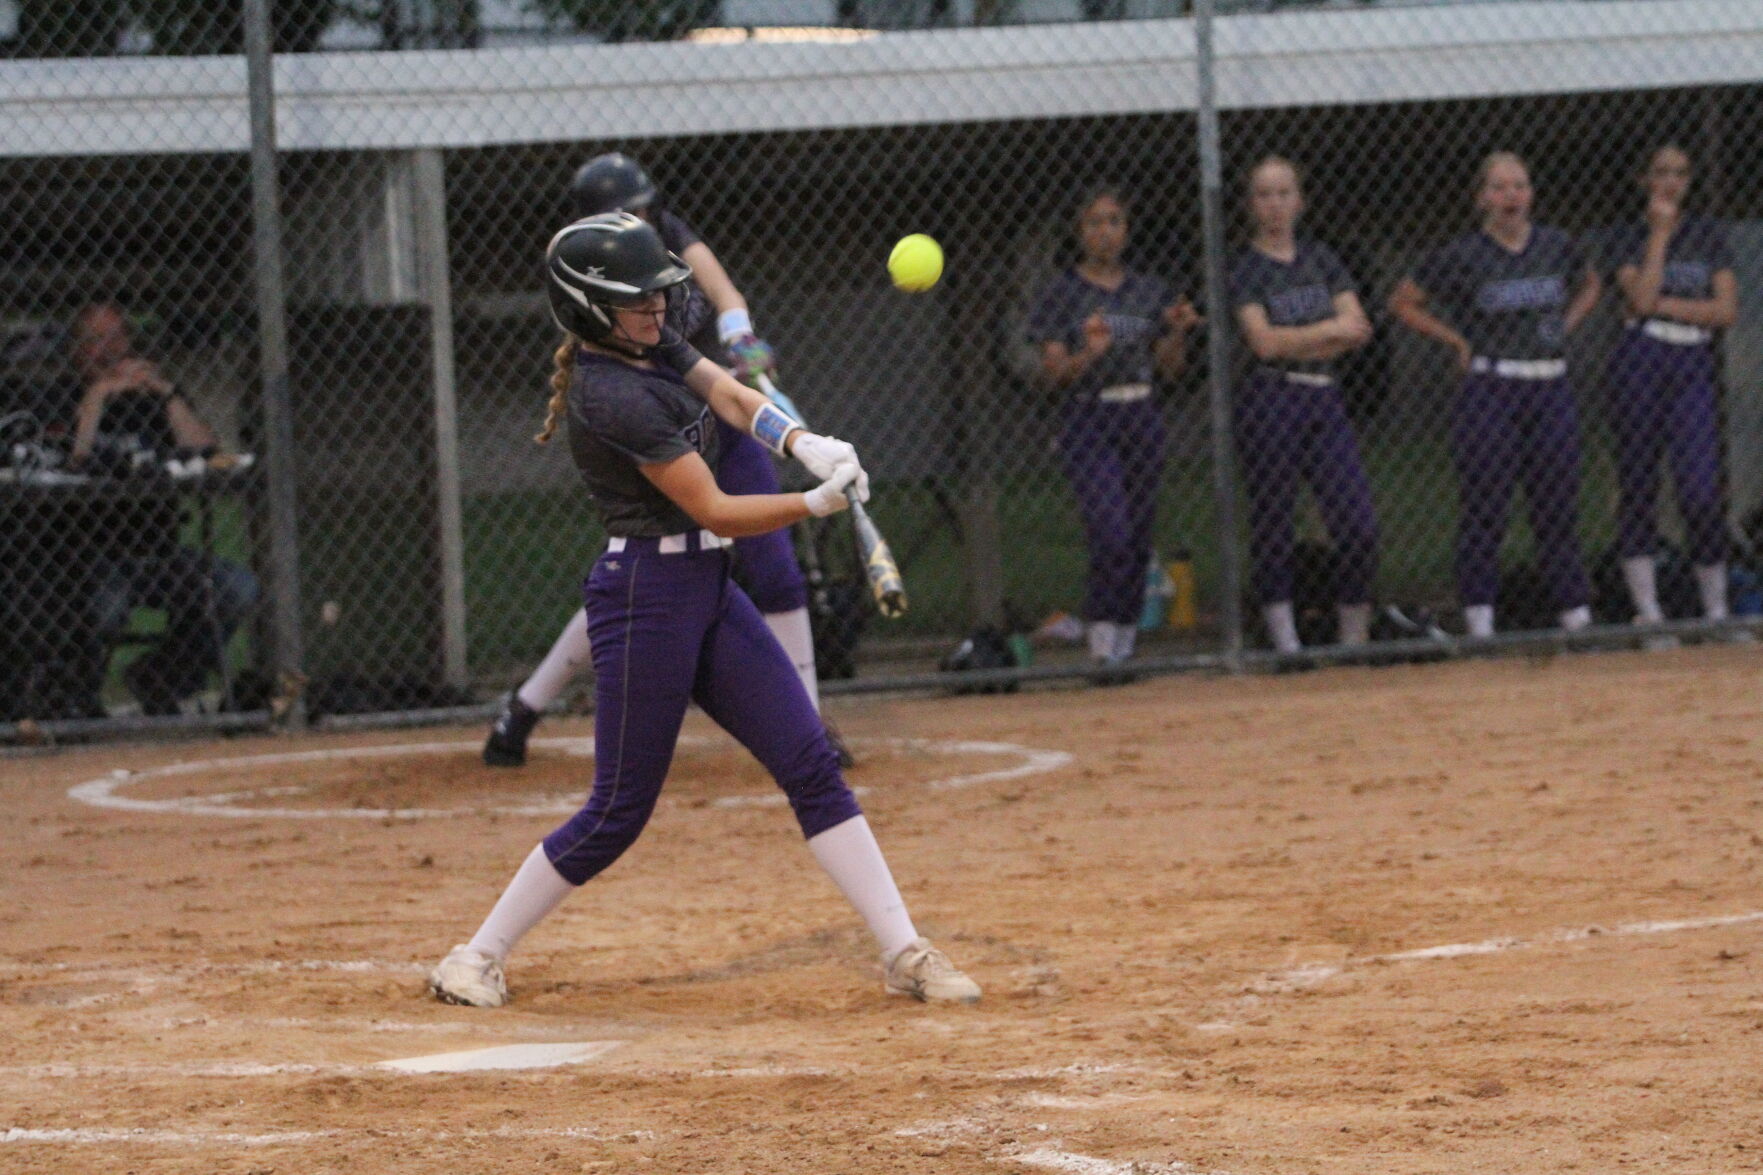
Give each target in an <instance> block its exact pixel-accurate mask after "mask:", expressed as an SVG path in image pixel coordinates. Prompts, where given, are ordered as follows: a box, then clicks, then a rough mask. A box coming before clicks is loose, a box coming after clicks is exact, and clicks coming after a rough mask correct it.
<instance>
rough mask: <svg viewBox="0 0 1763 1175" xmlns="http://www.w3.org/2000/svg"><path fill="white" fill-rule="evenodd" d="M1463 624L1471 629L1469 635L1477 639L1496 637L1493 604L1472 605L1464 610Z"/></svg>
mask: <svg viewBox="0 0 1763 1175" xmlns="http://www.w3.org/2000/svg"><path fill="white" fill-rule="evenodd" d="M1463 624H1464V626H1465V627H1466V628H1468V629H1469V635H1470V636H1472V637H1476V638H1482V637H1490V636H1493V635H1494V606H1493V605H1492V604H1471V605H1469V606H1468V607H1467V608H1465V609H1463Z"/></svg>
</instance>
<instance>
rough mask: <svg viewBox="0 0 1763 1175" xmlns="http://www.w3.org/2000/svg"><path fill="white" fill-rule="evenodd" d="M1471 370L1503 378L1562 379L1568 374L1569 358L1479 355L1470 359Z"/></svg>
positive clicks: (1478, 373) (1479, 373)
mask: <svg viewBox="0 0 1763 1175" xmlns="http://www.w3.org/2000/svg"><path fill="white" fill-rule="evenodd" d="M1469 370H1471V371H1473V372H1475V374H1477V375H1497V376H1499V377H1500V378H1501V379H1560V378H1561V377H1562V376H1564V375H1566V374H1567V360H1565V359H1487V358H1484V357H1482V356H1480V355H1477V356H1476V357H1475V358H1474V359H1471V360H1470V361H1469Z"/></svg>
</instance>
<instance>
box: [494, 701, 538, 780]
mask: <svg viewBox="0 0 1763 1175" xmlns="http://www.w3.org/2000/svg"><path fill="white" fill-rule="evenodd" d="M539 718H540V714H539V712H538V711H537V710H535V709H533V708H532V707H531V706H529V705H527V704H526V703H525V702H523V701H521V700H520V695H519V694H514V693H511V694H509V695H508V697H507V698H505V699H504V700H503V702H502V712H501V713H500V714H498V715H496V721H495V722H493V723H491V724H490V737H489V738H487V739H485V740H484V766H486V767H525V766H526V740H527V739H528V738H530V737H531V736H532V733H533V727H535V726H537V725H538V724H539Z"/></svg>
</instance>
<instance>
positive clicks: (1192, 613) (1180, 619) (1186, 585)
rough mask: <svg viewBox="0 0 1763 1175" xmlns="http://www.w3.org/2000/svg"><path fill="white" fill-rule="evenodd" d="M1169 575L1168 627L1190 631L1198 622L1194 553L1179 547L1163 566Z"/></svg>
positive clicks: (1180, 630)
mask: <svg viewBox="0 0 1763 1175" xmlns="http://www.w3.org/2000/svg"><path fill="white" fill-rule="evenodd" d="M1164 572H1165V574H1166V575H1167V576H1168V577H1169V585H1170V596H1169V619H1168V623H1169V627H1170V628H1171V629H1172V630H1173V631H1175V632H1191V631H1192V630H1193V628H1194V626H1195V625H1196V624H1198V623H1199V604H1198V602H1197V600H1196V599H1195V587H1194V554H1193V552H1192V551H1189V550H1188V549H1187V548H1185V547H1183V548H1180V549H1179V550H1177V551H1176V552H1175V555H1174V557H1173V558H1171V559H1170V561H1169V562H1168V563H1167V564H1166V565H1165V566H1164Z"/></svg>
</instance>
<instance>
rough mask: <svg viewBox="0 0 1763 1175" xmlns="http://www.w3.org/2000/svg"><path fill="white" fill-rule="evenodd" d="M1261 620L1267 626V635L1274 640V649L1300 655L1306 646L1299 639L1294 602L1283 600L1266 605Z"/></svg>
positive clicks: (1262, 610) (1263, 606)
mask: <svg viewBox="0 0 1763 1175" xmlns="http://www.w3.org/2000/svg"><path fill="white" fill-rule="evenodd" d="M1261 619H1262V620H1263V621H1265V622H1266V624H1267V635H1268V636H1270V637H1272V638H1273V647H1274V648H1275V649H1278V650H1279V651H1280V652H1282V653H1298V652H1302V651H1303V649H1304V644H1303V642H1302V641H1300V640H1299V639H1298V621H1297V618H1296V617H1295V616H1293V615H1292V602H1291V601H1290V600H1281V601H1280V602H1279V603H1277V604H1264V605H1262V607H1261Z"/></svg>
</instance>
